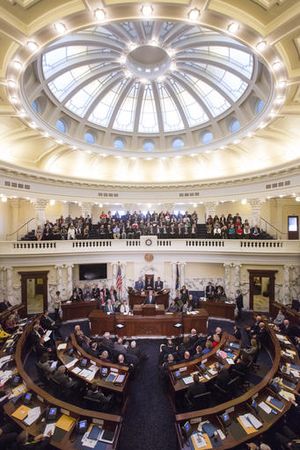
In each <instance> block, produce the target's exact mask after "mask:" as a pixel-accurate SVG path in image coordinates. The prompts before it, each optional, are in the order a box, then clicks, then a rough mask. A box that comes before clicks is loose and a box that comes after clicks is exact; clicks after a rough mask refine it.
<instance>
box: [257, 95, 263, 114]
mask: <svg viewBox="0 0 300 450" xmlns="http://www.w3.org/2000/svg"><path fill="white" fill-rule="evenodd" d="M264 107H265V102H264V101H263V100H262V99H261V98H258V99H257V101H256V103H255V113H256V114H260V113H261V112H262V111H263V109H264Z"/></svg>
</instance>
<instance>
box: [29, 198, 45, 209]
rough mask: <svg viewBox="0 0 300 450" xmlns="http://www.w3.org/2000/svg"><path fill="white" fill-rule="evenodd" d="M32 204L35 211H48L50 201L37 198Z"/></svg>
mask: <svg viewBox="0 0 300 450" xmlns="http://www.w3.org/2000/svg"><path fill="white" fill-rule="evenodd" d="M32 204H33V206H34V207H35V209H46V207H47V205H48V200H46V199H44V198H36V199H35V200H34V201H33V202H32Z"/></svg>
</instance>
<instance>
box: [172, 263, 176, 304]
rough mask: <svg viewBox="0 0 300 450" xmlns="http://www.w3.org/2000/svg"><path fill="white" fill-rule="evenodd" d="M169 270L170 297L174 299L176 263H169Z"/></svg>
mask: <svg viewBox="0 0 300 450" xmlns="http://www.w3.org/2000/svg"><path fill="white" fill-rule="evenodd" d="M171 268H172V282H171V297H174V295H175V292H176V263H171Z"/></svg>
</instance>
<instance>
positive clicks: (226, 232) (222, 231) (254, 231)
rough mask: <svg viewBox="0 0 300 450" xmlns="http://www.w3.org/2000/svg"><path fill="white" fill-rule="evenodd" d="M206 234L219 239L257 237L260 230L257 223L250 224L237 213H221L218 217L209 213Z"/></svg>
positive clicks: (259, 235) (259, 234)
mask: <svg viewBox="0 0 300 450" xmlns="http://www.w3.org/2000/svg"><path fill="white" fill-rule="evenodd" d="M206 234H207V236H208V237H210V238H212V237H214V238H221V239H259V238H260V237H261V230H260V228H259V226H258V225H254V226H253V227H251V226H250V224H249V221H248V219H245V221H244V222H243V221H242V218H241V216H240V214H239V213H236V214H235V215H234V216H233V215H232V214H228V215H227V217H226V216H225V215H224V214H222V215H221V216H220V217H219V216H218V215H215V216H214V217H212V216H211V215H209V216H208V217H207V219H206Z"/></svg>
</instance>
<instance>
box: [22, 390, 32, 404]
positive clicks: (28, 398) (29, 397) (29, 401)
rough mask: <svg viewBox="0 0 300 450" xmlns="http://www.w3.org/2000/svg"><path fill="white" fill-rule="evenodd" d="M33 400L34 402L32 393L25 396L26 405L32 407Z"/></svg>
mask: <svg viewBox="0 0 300 450" xmlns="http://www.w3.org/2000/svg"><path fill="white" fill-rule="evenodd" d="M31 400H32V393H31V392H26V394H24V399H23V403H24V405H30V403H31Z"/></svg>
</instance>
